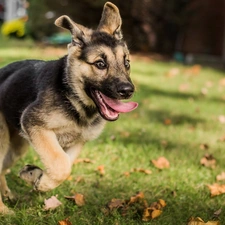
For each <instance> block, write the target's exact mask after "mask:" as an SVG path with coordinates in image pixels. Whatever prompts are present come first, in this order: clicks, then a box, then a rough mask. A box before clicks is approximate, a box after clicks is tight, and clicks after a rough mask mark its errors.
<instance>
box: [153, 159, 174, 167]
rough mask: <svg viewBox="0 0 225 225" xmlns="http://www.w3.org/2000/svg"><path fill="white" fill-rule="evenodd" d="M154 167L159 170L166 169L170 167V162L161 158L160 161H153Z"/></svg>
mask: <svg viewBox="0 0 225 225" xmlns="http://www.w3.org/2000/svg"><path fill="white" fill-rule="evenodd" d="M151 162H152V163H153V165H154V166H155V167H156V168H158V169H165V168H169V167H170V162H169V161H168V160H167V159H166V158H165V157H159V158H158V159H156V160H155V159H153V160H151Z"/></svg>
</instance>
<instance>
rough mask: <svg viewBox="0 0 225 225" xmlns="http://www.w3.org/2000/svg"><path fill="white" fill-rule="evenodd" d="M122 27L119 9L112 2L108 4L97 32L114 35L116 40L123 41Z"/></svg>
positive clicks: (105, 6)
mask: <svg viewBox="0 0 225 225" xmlns="http://www.w3.org/2000/svg"><path fill="white" fill-rule="evenodd" d="M121 25H122V19H121V16H120V12H119V9H118V8H117V7H116V6H115V5H114V4H112V3H111V2H106V3H105V5H104V8H103V12H102V18H101V20H100V23H99V26H98V29H97V30H99V31H103V32H106V33H108V34H110V35H113V36H114V37H115V38H116V39H122V38H123V35H122V31H121Z"/></svg>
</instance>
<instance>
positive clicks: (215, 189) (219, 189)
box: [207, 183, 225, 197]
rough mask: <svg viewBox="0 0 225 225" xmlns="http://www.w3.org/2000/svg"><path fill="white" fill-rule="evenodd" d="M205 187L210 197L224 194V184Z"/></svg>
mask: <svg viewBox="0 0 225 225" xmlns="http://www.w3.org/2000/svg"><path fill="white" fill-rule="evenodd" d="M207 187H208V188H209V190H210V193H211V197H214V196H216V195H221V194H224V193H225V184H218V183H215V184H212V185H210V184H208V185H207Z"/></svg>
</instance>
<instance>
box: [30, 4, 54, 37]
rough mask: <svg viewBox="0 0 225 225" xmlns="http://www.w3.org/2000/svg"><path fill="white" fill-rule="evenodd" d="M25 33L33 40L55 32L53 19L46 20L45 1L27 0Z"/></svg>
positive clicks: (46, 8)
mask: <svg viewBox="0 0 225 225" xmlns="http://www.w3.org/2000/svg"><path fill="white" fill-rule="evenodd" d="M28 2H29V8H28V18H29V19H28V22H27V26H26V29H27V33H28V35H30V36H31V37H32V38H34V39H35V40H41V39H42V38H43V37H45V36H48V35H51V34H52V33H53V32H55V31H56V29H55V26H53V25H52V24H53V21H54V19H46V13H47V12H48V7H47V4H46V1H45V0H29V1H28Z"/></svg>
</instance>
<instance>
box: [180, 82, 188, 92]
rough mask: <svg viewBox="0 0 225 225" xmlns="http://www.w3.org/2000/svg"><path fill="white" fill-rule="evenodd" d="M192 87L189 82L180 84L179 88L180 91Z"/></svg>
mask: <svg viewBox="0 0 225 225" xmlns="http://www.w3.org/2000/svg"><path fill="white" fill-rule="evenodd" d="M189 89H190V86H189V84H180V86H179V88H178V90H179V92H187V91H188V90H189Z"/></svg>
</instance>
